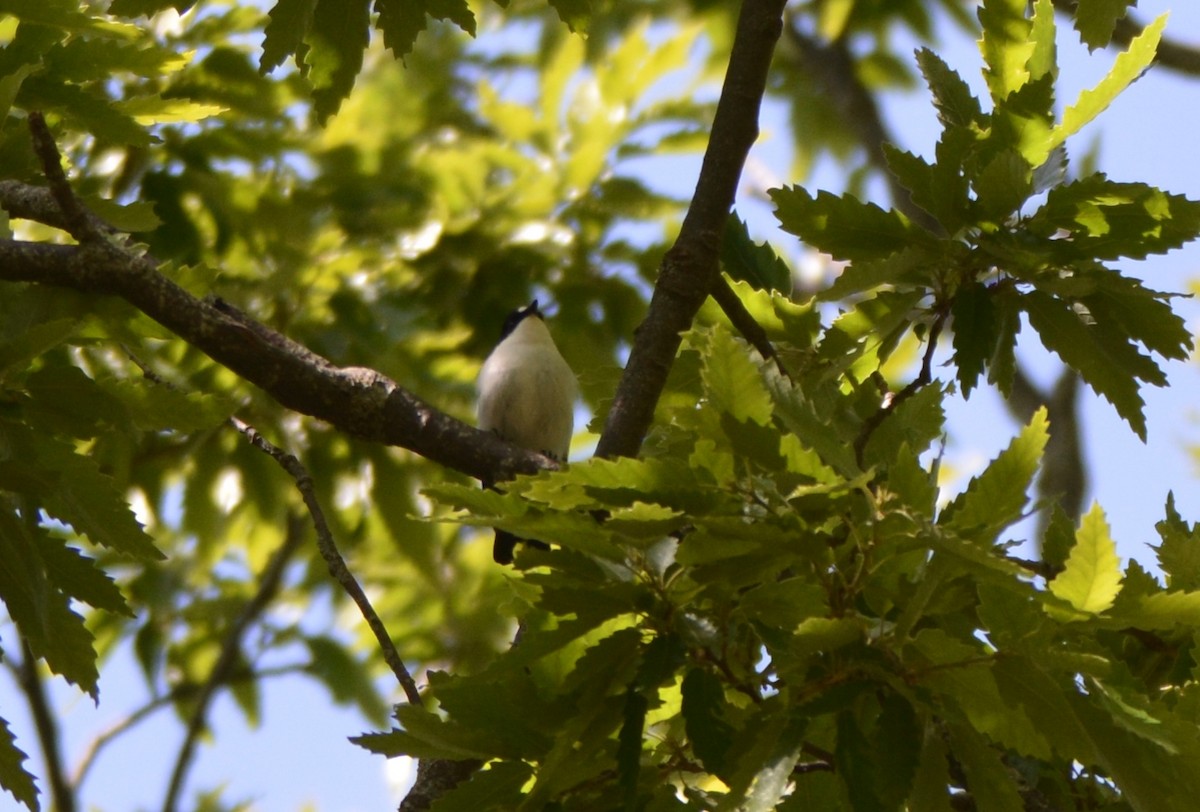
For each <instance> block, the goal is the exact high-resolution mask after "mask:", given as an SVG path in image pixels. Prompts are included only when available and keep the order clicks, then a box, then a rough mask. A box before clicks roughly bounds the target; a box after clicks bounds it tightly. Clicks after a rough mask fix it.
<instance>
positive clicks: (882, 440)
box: [863, 384, 946, 466]
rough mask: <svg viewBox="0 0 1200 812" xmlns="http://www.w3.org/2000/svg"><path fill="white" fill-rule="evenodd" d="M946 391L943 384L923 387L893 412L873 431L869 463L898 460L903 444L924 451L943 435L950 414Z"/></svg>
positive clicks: (866, 457) (866, 452)
mask: <svg viewBox="0 0 1200 812" xmlns="http://www.w3.org/2000/svg"><path fill="white" fill-rule="evenodd" d="M944 397H945V390H944V389H943V388H942V386H941V385H940V384H932V385H929V386H925V387H922V388H921V390H920V391H918V392H917V393H916V394H915V395H913V396H912V397H910V398H907V399H905V400H904V401H903V402H901V403H900V405H899V406H897V407H896V408H895V409H893V410H892V411H891V413H890V414H888V416H887V417H886V418H884V420H883V422H882V423H880V424H879V426H878V427H877V428H876V429H875V431H874V432H872V434H871V438H870V440H869V441H868V442H867V446H866V449H865V450H864V453H863V461H864V463H865V464H866V465H868V466H870V465H872V464H881V465H886V464H888V463H890V462H891V461H892V460H894V459H896V455H897V453H899V451H900V447H901V446H908V447H909V448H911V449H914V450H915V451H916V452H917V453H922V452H924V451H925V450H926V449H927V448H929V446H930V444H931V443H932V442H933V441H934V440H936V439H937V438H938V437H940V436H941V435H942V432H943V430H944V429H943V425H944V423H945V420H946V413H945V411H944V410H943V408H942V400H943V398H944Z"/></svg>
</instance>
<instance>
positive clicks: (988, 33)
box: [978, 0, 1035, 102]
mask: <svg viewBox="0 0 1200 812" xmlns="http://www.w3.org/2000/svg"><path fill="white" fill-rule="evenodd" d="M1025 8H1026V0H984V2H983V4H982V5H981V6H980V8H979V12H978V13H979V23H980V26H981V27H982V29H983V37H982V38H981V39H980V40H979V51H980V53H981V54H982V55H983V63H984V71H983V75H984V78H985V79H987V84H988V89H989V90H990V91H991V94H992V99H994V100H995V101H996V102H1000V101H1002V100H1004V99H1006V98H1007V97H1008V96H1009V94H1011V93H1013V92H1015V91H1017V90H1019V89H1020V88H1021V87H1022V86H1024V84H1025V83H1026V82H1027V81H1029V78H1030V77H1029V68H1028V65H1029V58H1030V57H1031V56H1032V55H1033V51H1034V47H1035V45H1034V42H1033V41H1032V39H1031V37H1030V29H1031V25H1030V23H1029V20H1027V19H1026V18H1025Z"/></svg>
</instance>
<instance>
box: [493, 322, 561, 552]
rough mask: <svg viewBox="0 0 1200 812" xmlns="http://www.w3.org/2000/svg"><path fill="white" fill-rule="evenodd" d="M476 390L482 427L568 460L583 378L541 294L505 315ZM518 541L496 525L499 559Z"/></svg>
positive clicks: (525, 446) (519, 444) (526, 446)
mask: <svg viewBox="0 0 1200 812" xmlns="http://www.w3.org/2000/svg"><path fill="white" fill-rule="evenodd" d="M476 389H477V390H478V400H477V408H476V416H477V420H478V425H479V428H480V429H483V430H484V431H491V432H494V433H495V434H497V435H499V436H500V437H501V438H502V439H504V440H507V441H508V442H510V443H512V444H513V445H517V446H520V447H521V448H525V449H528V450H530V451H537V452H539V453H542V454H545V455H546V456H547V457H551V458H553V459H554V460H556V461H558V462H565V461H566V459H567V452H568V451H569V450H570V446H571V435H572V434H573V433H574V430H575V401H576V400H577V399H578V397H579V382H578V380H577V379H576V378H575V373H574V372H572V371H571V367H570V366H569V365H568V364H567V361H566V359H564V358H563V357H562V354H561V353H560V352H559V351H558V347H557V346H556V345H555V343H554V339H553V338H552V337H551V336H550V330H549V329H548V328H547V327H546V322H545V314H543V313H542V311H541V310H539V309H538V301H537V299H534V300H533V302H531V303H530V304H529V305H528V306H527V307H522V308H518V309H517V310H514V311H513V312H512V313H510V314H509V315H508V318H506V319H505V321H504V327H503V329H502V330H501V332H500V342H499V343H498V344H497V345H496V347H495V349H493V350H492V352H491V354H490V355H488V357H487V359H486V360H485V361H484V362H483V366H482V367H481V368H480V370H479V378H478V379H477V381H476ZM491 484H492V483H488V482H485V483H484V486H485V487H489V486H490V485H491ZM518 541H522V539H519V538H517V537H516V536H514V535H513V534H512V533H508V532H506V531H504V530H500V529H497V530H496V541H495V543H494V544H493V546H492V558H493V559H495V561H496V563H498V564H511V563H512V560H513V551H514V549H515V547H516V544H517V542H518ZM538 546H544V545H541V544H538Z"/></svg>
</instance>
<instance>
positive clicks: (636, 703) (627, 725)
mask: <svg viewBox="0 0 1200 812" xmlns="http://www.w3.org/2000/svg"><path fill="white" fill-rule="evenodd" d="M649 704H650V703H649V702H648V701H647V700H646V697H645V695H644V694H642V693H641V692H640V691H636V690H634V689H632V688H630V689H629V690H628V691H626V692H625V710H624V718H623V719H622V722H621V732H620V733H618V734H617V784H618V786H620V788H621V793H622V795H623V797H624V799H625V808H626V809H634V808H636V806H637V794H638V776H639V774H640V772H641V766H642V735H643V733H644V731H645V726H646V711H647V709H648V708H649Z"/></svg>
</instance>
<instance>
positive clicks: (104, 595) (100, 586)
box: [38, 536, 134, 617]
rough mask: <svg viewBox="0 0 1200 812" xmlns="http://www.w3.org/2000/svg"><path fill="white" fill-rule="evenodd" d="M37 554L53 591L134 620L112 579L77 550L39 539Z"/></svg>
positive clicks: (57, 542) (54, 540) (52, 541)
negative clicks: (39, 555) (42, 562)
mask: <svg viewBox="0 0 1200 812" xmlns="http://www.w3.org/2000/svg"><path fill="white" fill-rule="evenodd" d="M38 551H39V553H40V554H41V557H42V560H43V561H44V562H45V564H46V574H47V577H48V579H49V581H50V582H51V583H52V584H53V585H54V586H55V587H57V588H58V589H61V590H62V591H63V592H65V593H66V594H68V595H70V596H71V597H72V598H75V599H76V600H81V601H83V602H85V603H87V604H90V605H91V606H94V607H96V608H97V609H104V610H106V611H109V612H114V613H116V614H118V615H125V616H126V617H133V616H134V613H133V610H132V609H130V608H129V605H128V604H127V603H126V602H125V596H124V595H122V594H121V590H120V589H118V588H117V585H116V583H115V582H114V581H113V580H112V578H110V577H109V576H108V574H107V573H105V572H104V571H103V570H101V569H100V568H99V567H98V566H97V565H96V562H95V561H93V560H92V559H90V558H88V557H87V556H85V555H83V553H81V552H80V551H79V550H77V549H75V548H74V547H69V546H67V544H66V543H65V542H63V541H62V540H61V539H56V538H53V537H49V536H46V537H43V538H41V539H40V541H39V545H38Z"/></svg>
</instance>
